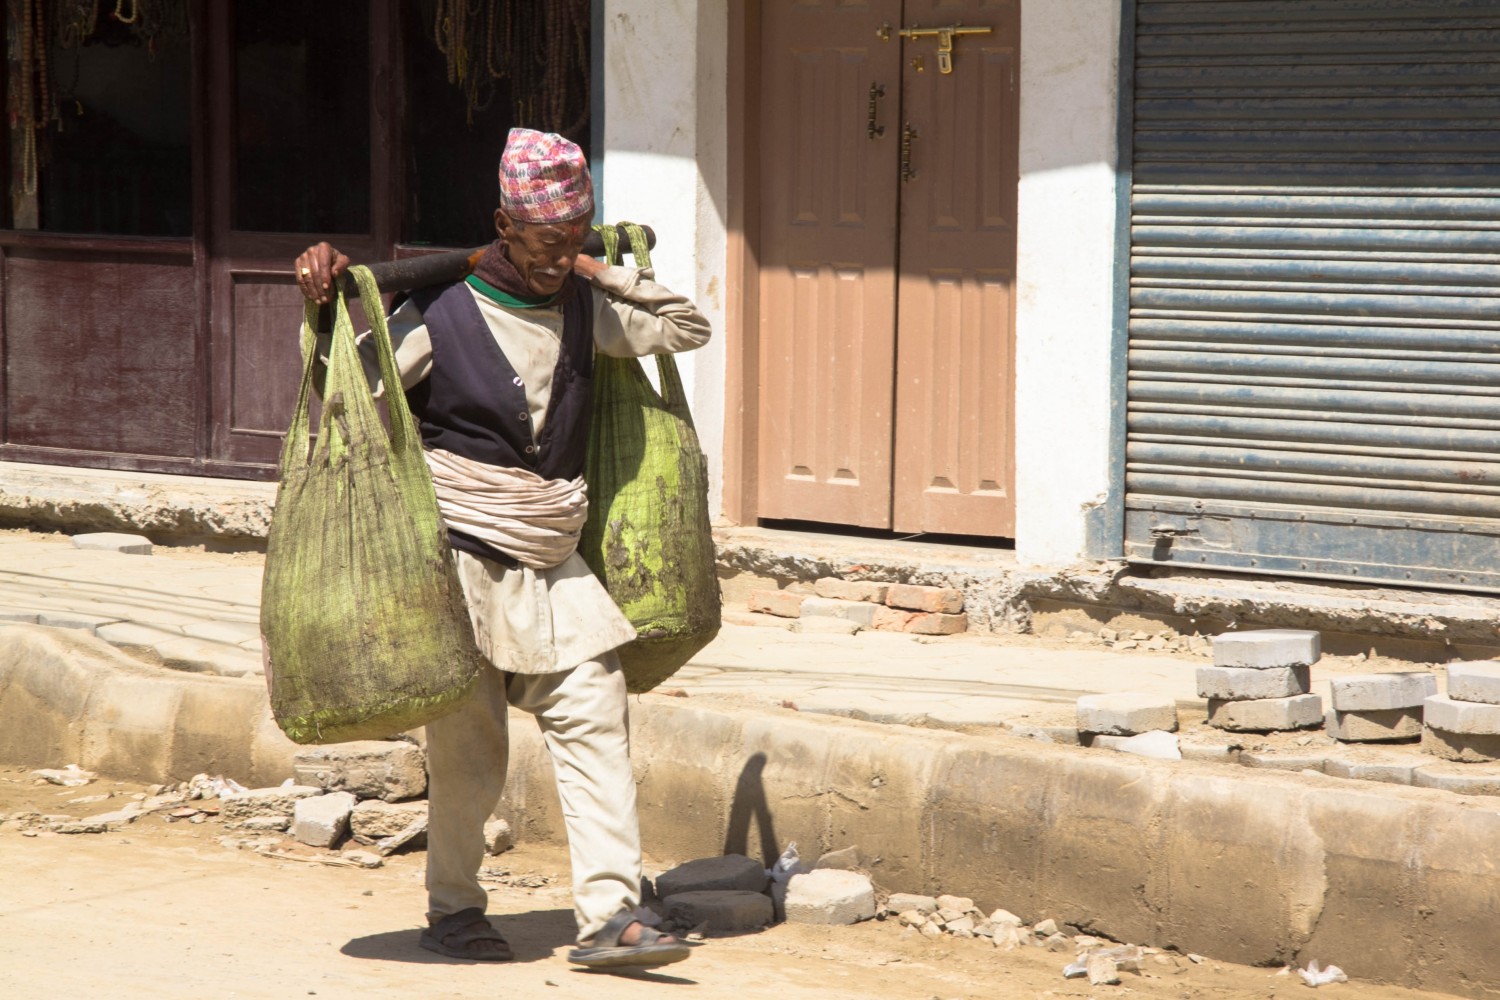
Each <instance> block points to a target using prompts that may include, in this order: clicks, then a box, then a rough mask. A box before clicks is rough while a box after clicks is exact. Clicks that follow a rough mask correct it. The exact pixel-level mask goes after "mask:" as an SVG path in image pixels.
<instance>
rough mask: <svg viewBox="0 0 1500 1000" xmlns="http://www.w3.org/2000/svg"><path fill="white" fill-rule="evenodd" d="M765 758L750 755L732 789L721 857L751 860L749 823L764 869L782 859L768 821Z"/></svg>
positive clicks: (768, 805)
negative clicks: (733, 855) (740, 856)
mask: <svg viewBox="0 0 1500 1000" xmlns="http://www.w3.org/2000/svg"><path fill="white" fill-rule="evenodd" d="M765 769H766V755H765V754H764V753H759V752H757V753H753V754H751V755H750V759H749V760H747V761H745V766H744V767H743V768H741V769H740V777H739V780H738V781H736V782H735V785H734V799H733V800H732V801H731V802H730V804H729V823H728V827H727V829H726V831H725V834H724V853H725V854H742V855H745V856H746V857H754V855H753V854H751V852H750V822H751V820H754V821H755V827H756V830H757V832H759V834H760V860H761V864H763V865H765V866H766V867H767V868H769V867H771V866H772V865H774V864H775V863H776V859H777V858H779V857H781V847H780V845H779V844H778V843H777V841H776V827H775V822H774V821H773V820H772V818H771V806H770V803H769V802H767V801H766V786H765V781H764V779H763V773H764V771H765Z"/></svg>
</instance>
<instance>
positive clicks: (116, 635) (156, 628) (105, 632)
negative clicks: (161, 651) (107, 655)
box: [94, 621, 185, 649]
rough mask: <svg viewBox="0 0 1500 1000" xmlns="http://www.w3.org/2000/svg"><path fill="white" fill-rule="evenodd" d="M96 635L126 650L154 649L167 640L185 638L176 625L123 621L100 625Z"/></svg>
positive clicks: (96, 629) (95, 631)
mask: <svg viewBox="0 0 1500 1000" xmlns="http://www.w3.org/2000/svg"><path fill="white" fill-rule="evenodd" d="M94 634H95V635H97V636H98V637H99V638H101V639H103V640H104V641H105V642H107V643H109V644H110V645H111V646H120V647H121V648H124V649H154V648H155V646H156V644H157V643H159V642H163V641H165V640H167V639H177V638H185V636H183V634H182V629H181V628H180V627H179V626H176V625H143V624H141V623H140V622H134V621H122V622H112V623H110V624H108V625H100V626H99V627H97V628H95V629H94Z"/></svg>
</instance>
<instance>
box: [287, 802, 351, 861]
mask: <svg viewBox="0 0 1500 1000" xmlns="http://www.w3.org/2000/svg"><path fill="white" fill-rule="evenodd" d="M356 801H357V800H356V799H355V798H354V796H353V795H350V794H349V793H348V792H329V793H328V794H326V795H314V796H310V797H308V798H305V799H298V800H297V802H296V804H295V805H294V806H293V807H292V825H291V834H292V839H293V840H295V841H297V843H299V844H306V845H307V846H308V847H332V846H333V845H334V844H337V843H338V842H339V841H340V840H342V839H343V837H344V834H346V833H348V832H349V814H350V813H351V812H353V811H354V803H355V802H356Z"/></svg>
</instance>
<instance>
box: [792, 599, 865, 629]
mask: <svg viewBox="0 0 1500 1000" xmlns="http://www.w3.org/2000/svg"><path fill="white" fill-rule="evenodd" d="M879 610H880V605H878V604H870V603H869V602H867V601H844V600H840V599H838V598H835V597H809V598H806V599H805V600H803V602H802V617H803V618H804V619H805V618H811V617H814V616H817V617H822V618H845V619H848V620H849V621H852V622H858V623H859V624H861V625H868V624H870V620H871V619H872V618H874V617H875V612H877V611H879Z"/></svg>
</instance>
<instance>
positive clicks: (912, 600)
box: [885, 583, 964, 615]
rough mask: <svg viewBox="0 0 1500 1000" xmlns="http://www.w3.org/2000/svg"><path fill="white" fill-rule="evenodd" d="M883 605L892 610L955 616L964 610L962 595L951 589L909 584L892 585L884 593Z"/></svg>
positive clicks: (961, 592) (959, 591)
mask: <svg viewBox="0 0 1500 1000" xmlns="http://www.w3.org/2000/svg"><path fill="white" fill-rule="evenodd" d="M885 603H887V604H889V605H890V606H891V607H893V608H906V609H908V610H911V611H937V612H941V613H943V614H949V615H956V614H958V613H959V612H960V611H962V610H963V609H964V594H963V591H961V590H954V589H952V588H951V587H918V586H916V585H914V584H910V583H893V584H891V589H890V590H888V591H886V595H885Z"/></svg>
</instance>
